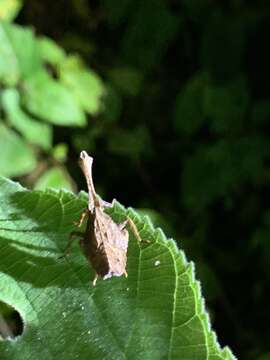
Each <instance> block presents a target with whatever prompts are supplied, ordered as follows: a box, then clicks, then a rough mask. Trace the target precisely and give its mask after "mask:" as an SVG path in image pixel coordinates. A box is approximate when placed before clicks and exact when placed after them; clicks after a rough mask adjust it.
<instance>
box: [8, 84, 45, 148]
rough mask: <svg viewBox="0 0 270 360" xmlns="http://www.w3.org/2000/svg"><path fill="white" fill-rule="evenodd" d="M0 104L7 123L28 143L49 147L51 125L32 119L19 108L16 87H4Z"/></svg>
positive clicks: (18, 96)
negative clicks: (0, 103)
mask: <svg viewBox="0 0 270 360" xmlns="http://www.w3.org/2000/svg"><path fill="white" fill-rule="evenodd" d="M2 105H3V108H4V110H5V112H6V115H7V118H8V120H9V123H10V124H11V125H12V126H13V127H14V128H15V129H17V130H18V131H19V132H20V133H21V134H22V135H23V136H24V137H25V138H26V139H27V140H28V141H29V142H30V143H32V144H36V145H39V146H40V147H41V148H43V149H45V150H48V149H49V148H50V147H51V145H52V128H51V126H50V125H49V124H45V123H42V122H38V121H36V120H34V119H32V118H31V117H30V116H29V115H28V114H26V113H25V112H24V111H23V110H22V109H21V108H20V95H19V93H18V91H17V90H16V89H6V90H4V91H3V94H2Z"/></svg>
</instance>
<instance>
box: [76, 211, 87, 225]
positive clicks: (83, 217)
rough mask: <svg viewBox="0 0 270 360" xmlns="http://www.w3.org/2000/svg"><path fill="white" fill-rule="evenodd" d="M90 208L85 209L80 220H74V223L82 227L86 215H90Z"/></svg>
mask: <svg viewBox="0 0 270 360" xmlns="http://www.w3.org/2000/svg"><path fill="white" fill-rule="evenodd" d="M88 211H89V210H88V209H85V210H84V211H83V212H82V214H81V217H80V219H79V221H75V222H74V225H76V226H78V227H80V226H81V225H82V223H83V222H84V219H85V218H86V216H87V215H88Z"/></svg>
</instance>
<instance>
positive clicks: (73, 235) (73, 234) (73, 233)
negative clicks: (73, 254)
mask: <svg viewBox="0 0 270 360" xmlns="http://www.w3.org/2000/svg"><path fill="white" fill-rule="evenodd" d="M75 236H77V237H80V238H81V237H83V236H84V233H83V232H80V231H72V232H71V233H70V235H69V241H68V243H67V245H66V247H65V250H64V254H63V255H62V256H60V257H59V259H62V258H64V257H65V256H67V255H69V254H70V249H71V245H72V243H73V241H74V240H75Z"/></svg>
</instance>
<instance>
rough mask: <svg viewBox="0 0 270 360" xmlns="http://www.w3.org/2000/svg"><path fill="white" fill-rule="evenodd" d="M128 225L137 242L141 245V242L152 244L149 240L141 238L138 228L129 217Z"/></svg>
mask: <svg viewBox="0 0 270 360" xmlns="http://www.w3.org/2000/svg"><path fill="white" fill-rule="evenodd" d="M126 223H127V224H128V225H129V227H130V229H131V231H132V232H133V234H134V235H135V237H136V238H137V241H138V242H139V243H141V242H146V243H150V241H149V240H145V239H142V238H141V235H140V234H139V231H138V229H137V226H136V225H135V224H134V221H133V220H132V219H131V218H130V217H129V216H127V220H126Z"/></svg>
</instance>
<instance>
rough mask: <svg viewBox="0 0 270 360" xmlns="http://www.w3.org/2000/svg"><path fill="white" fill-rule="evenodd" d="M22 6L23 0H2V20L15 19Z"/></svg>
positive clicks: (0, 12)
mask: <svg viewBox="0 0 270 360" xmlns="http://www.w3.org/2000/svg"><path fill="white" fill-rule="evenodd" d="M21 7H22V1H21V0H0V20H7V21H11V20H13V19H14V18H15V17H16V16H17V14H18V12H19V11H20V9H21Z"/></svg>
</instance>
